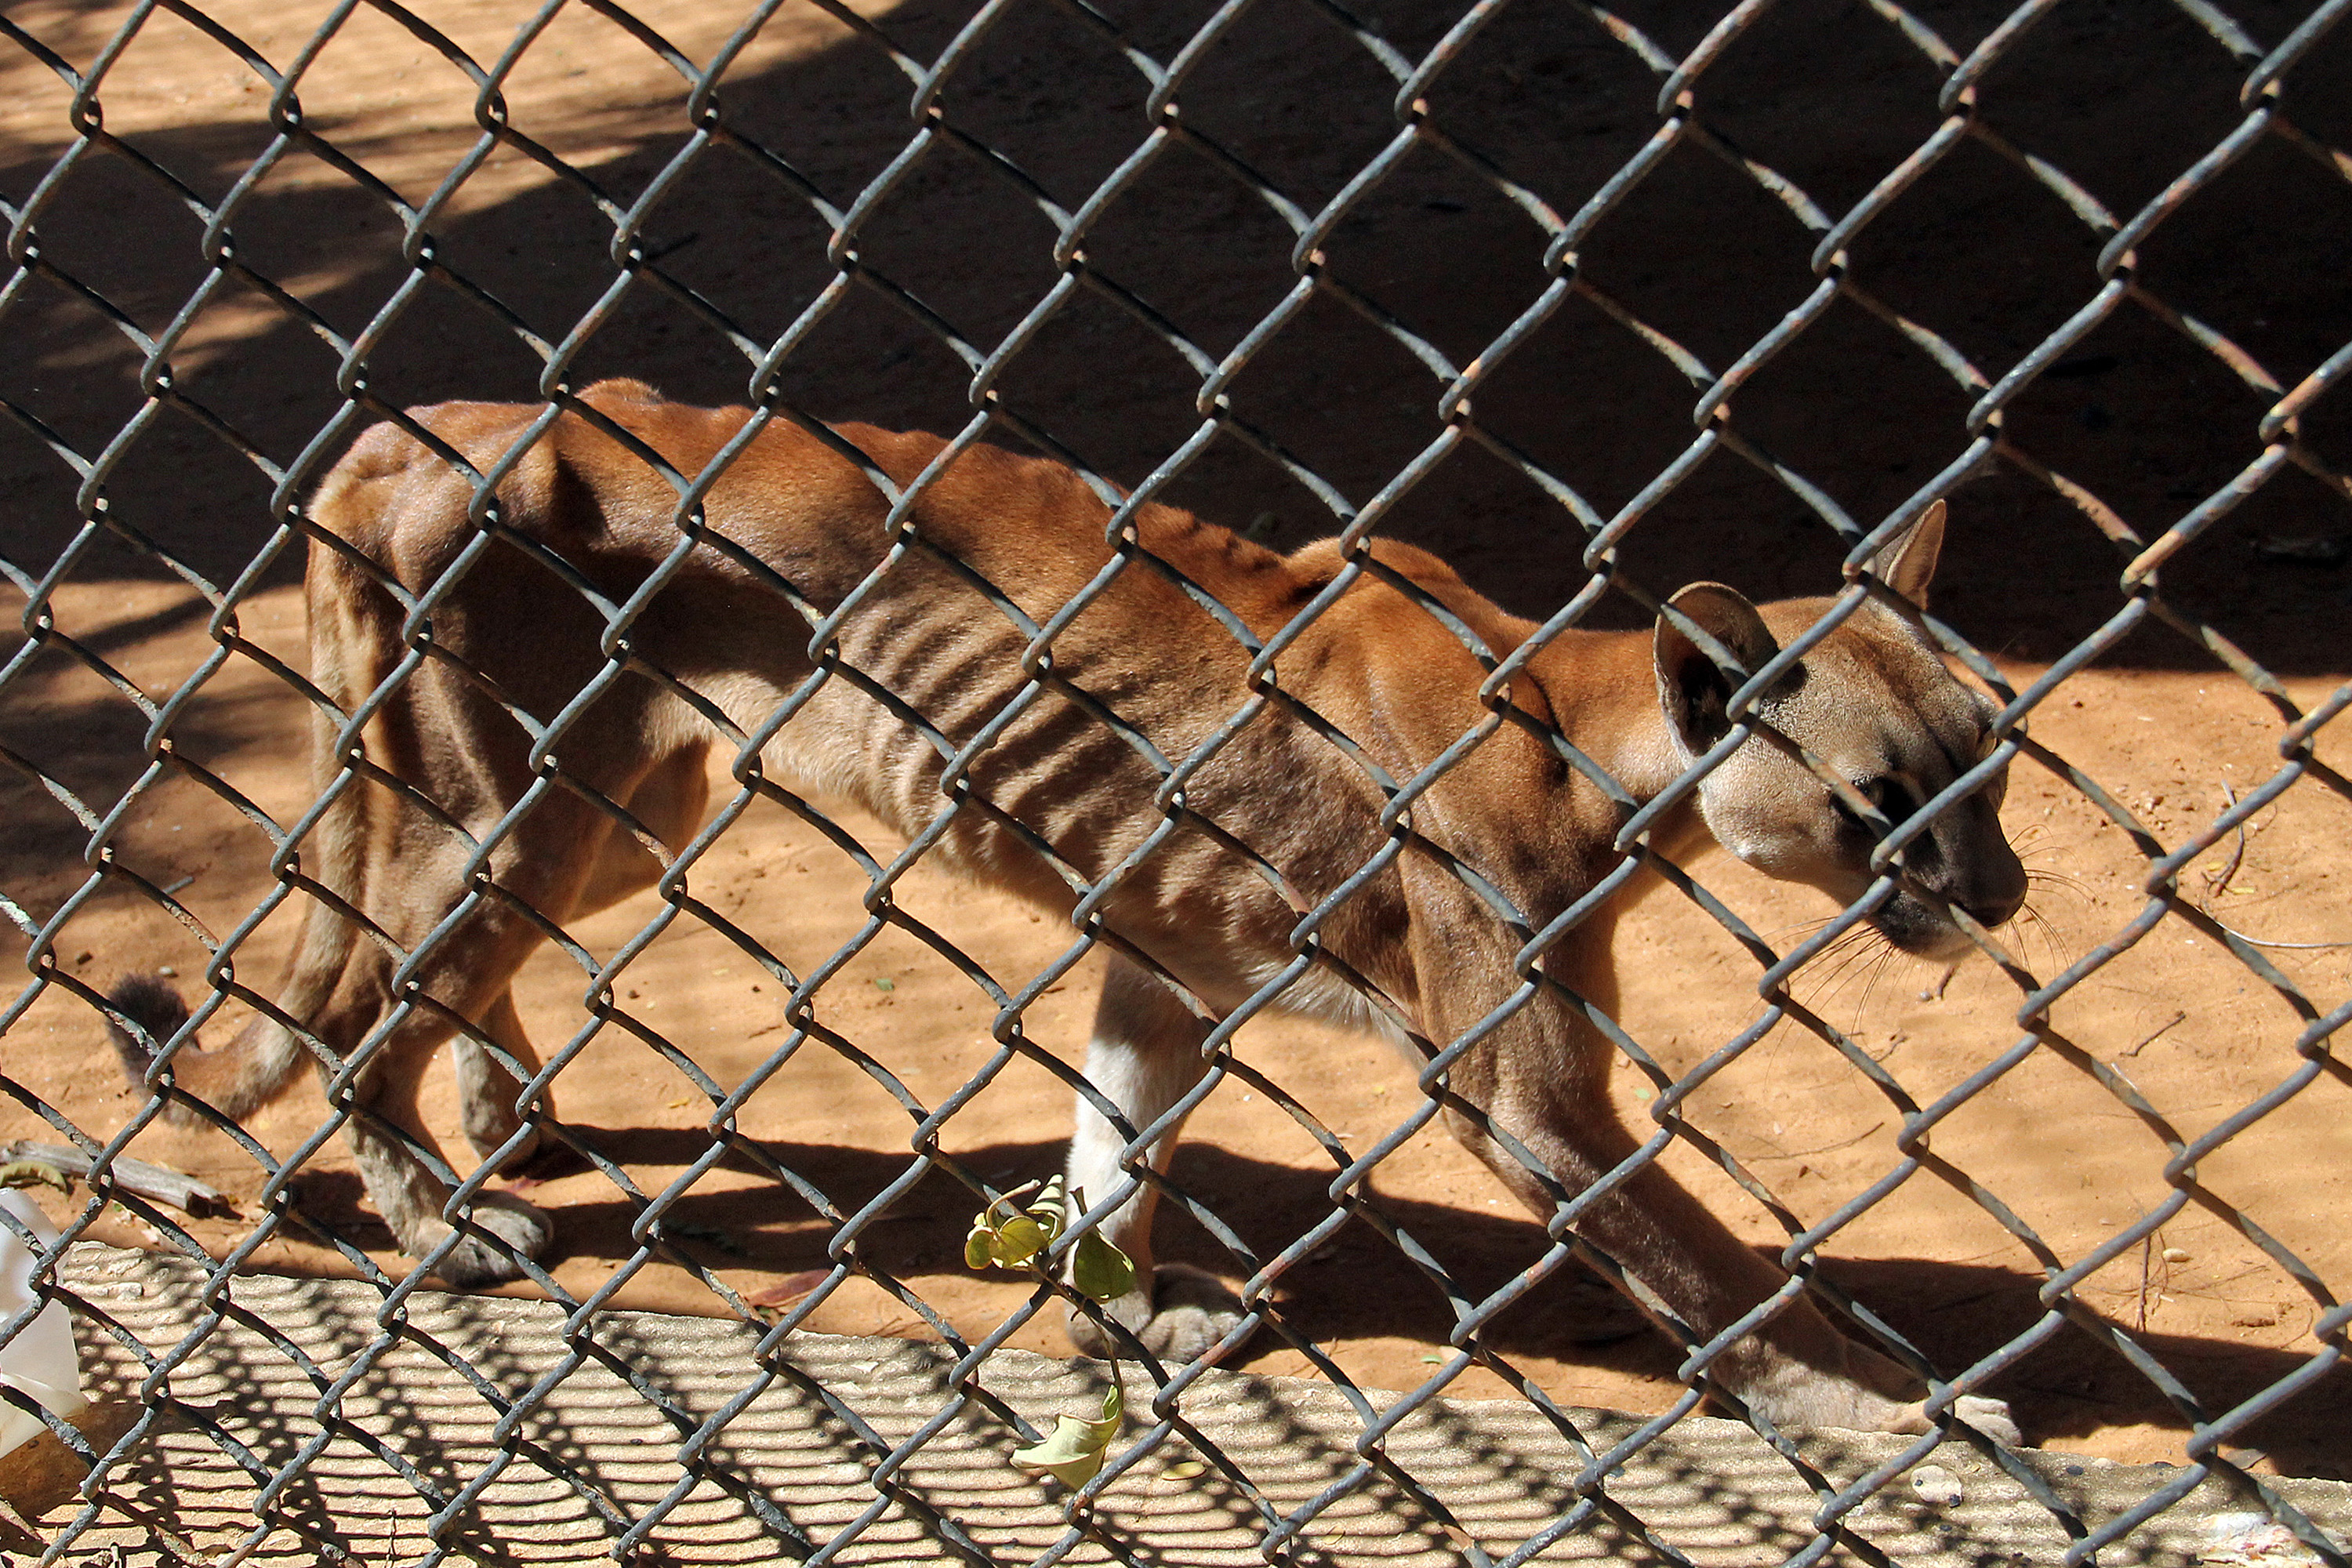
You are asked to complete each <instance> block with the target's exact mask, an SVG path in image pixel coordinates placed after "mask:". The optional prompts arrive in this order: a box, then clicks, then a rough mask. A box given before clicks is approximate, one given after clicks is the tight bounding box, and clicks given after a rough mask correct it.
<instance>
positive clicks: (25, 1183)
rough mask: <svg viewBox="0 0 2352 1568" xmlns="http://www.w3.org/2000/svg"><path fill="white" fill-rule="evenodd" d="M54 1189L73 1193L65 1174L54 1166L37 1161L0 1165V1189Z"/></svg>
mask: <svg viewBox="0 0 2352 1568" xmlns="http://www.w3.org/2000/svg"><path fill="white" fill-rule="evenodd" d="M34 1185H40V1186H44V1187H55V1188H57V1190H58V1191H59V1192H61V1193H69V1192H71V1191H73V1186H72V1184H70V1183H68V1181H67V1180H66V1176H65V1173H64V1172H63V1171H60V1170H58V1168H57V1167H56V1166H55V1165H51V1164H47V1163H43V1162H42V1161H39V1160H11V1161H9V1162H8V1163H6V1164H5V1165H0V1187H29V1186H34Z"/></svg>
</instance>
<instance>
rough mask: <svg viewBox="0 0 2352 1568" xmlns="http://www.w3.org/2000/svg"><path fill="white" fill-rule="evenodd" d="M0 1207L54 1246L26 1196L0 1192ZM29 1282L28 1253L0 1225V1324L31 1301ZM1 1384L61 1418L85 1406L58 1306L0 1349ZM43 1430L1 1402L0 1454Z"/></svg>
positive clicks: (53, 1232) (52, 1230) (53, 1236)
mask: <svg viewBox="0 0 2352 1568" xmlns="http://www.w3.org/2000/svg"><path fill="white" fill-rule="evenodd" d="M0 1207H5V1208H6V1209H7V1211H8V1212H9V1213H10V1214H12V1215H15V1216H16V1218H17V1219H18V1220H20V1221H22V1222H23V1223H24V1224H25V1226H26V1227H27V1228H29V1229H30V1230H31V1231H32V1233H33V1234H34V1235H35V1236H37V1237H40V1238H41V1243H42V1245H43V1246H45V1247H54V1246H56V1245H57V1240H58V1233H57V1229H56V1227H55V1226H51V1225H50V1224H49V1222H48V1218H47V1215H43V1214H42V1213H41V1211H40V1208H39V1206H38V1205H36V1204H35V1203H34V1202H33V1200H32V1199H31V1198H30V1197H29V1196H27V1195H26V1194H23V1193H16V1192H0ZM32 1278H33V1249H32V1248H31V1247H27V1246H26V1245H25V1243H24V1242H23V1240H22V1239H20V1238H19V1237H17V1235H16V1232H15V1231H12V1230H10V1229H8V1228H7V1227H6V1226H0V1322H5V1321H7V1320H9V1319H10V1318H13V1317H15V1316H16V1314H17V1313H18V1312H21V1311H23V1310H25V1308H26V1305H27V1304H28V1303H30V1302H31V1300H32V1299H33V1292H32ZM0 1384H5V1386H7V1387H9V1388H13V1389H16V1390H17V1391H19V1392H20V1393H24V1394H30V1395H31V1396H32V1397H33V1398H35V1399H37V1400H38V1401H40V1403H41V1404H43V1405H47V1407H48V1408H49V1409H50V1410H51V1411H53V1412H55V1413H56V1414H57V1415H60V1416H67V1417H70V1416H71V1415H74V1414H75V1413H76V1412H77V1411H79V1410H80V1409H81V1408H82V1406H83V1405H87V1404H88V1403H89V1401H88V1400H86V1399H84V1398H83V1397H82V1394H81V1363H80V1362H79V1359H78V1358H77V1357H76V1355H75V1353H74V1342H73V1325H72V1323H71V1322H69V1321H68V1320H67V1317H66V1310H65V1307H64V1306H63V1304H61V1303H59V1302H56V1301H52V1302H50V1303H49V1304H48V1306H47V1308H45V1309H43V1310H42V1312H41V1315H40V1316H39V1317H37V1318H35V1319H34V1320H33V1321H31V1322H29V1323H27V1324H26V1325H25V1326H24V1327H23V1328H22V1329H20V1330H18V1331H17V1332H16V1338H15V1339H13V1340H10V1341H9V1342H7V1343H6V1344H5V1345H0ZM47 1429H48V1428H47V1426H43V1425H42V1423H41V1421H40V1419H39V1417H37V1416H36V1415H33V1414H32V1412H30V1411H28V1410H20V1409H18V1408H17V1407H16V1405H12V1404H9V1403H6V1402H5V1401H0V1454H5V1453H7V1452H9V1451H10V1450H11V1449H14V1448H17V1447H22V1446H23V1445H24V1444H26V1443H27V1442H29V1441H31V1440H32V1439H33V1438H34V1437H36V1436H39V1435H40V1434H41V1433H42V1432H45V1431H47Z"/></svg>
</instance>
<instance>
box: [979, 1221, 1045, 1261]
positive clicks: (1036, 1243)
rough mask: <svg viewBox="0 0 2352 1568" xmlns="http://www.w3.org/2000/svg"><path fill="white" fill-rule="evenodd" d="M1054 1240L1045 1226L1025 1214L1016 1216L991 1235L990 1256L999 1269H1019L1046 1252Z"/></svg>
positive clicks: (989, 1240) (989, 1241)
mask: <svg viewBox="0 0 2352 1568" xmlns="http://www.w3.org/2000/svg"><path fill="white" fill-rule="evenodd" d="M1052 1240H1053V1237H1050V1236H1048V1235H1046V1234H1045V1226H1042V1225H1039V1224H1038V1223H1037V1222H1036V1221H1035V1220H1034V1219H1031V1218H1030V1217H1029V1216H1028V1215H1025V1214H1024V1215H1013V1217H1012V1218H1011V1219H1008V1220H1006V1221H1005V1222H1004V1223H1003V1225H1000V1226H997V1227H996V1229H995V1230H994V1231H993V1232H992V1234H991V1235H990V1237H989V1238H988V1255H989V1257H990V1258H992V1259H994V1260H995V1263H996V1266H997V1267H998V1268H1020V1267H1021V1266H1022V1265H1023V1264H1024V1263H1026V1262H1028V1261H1029V1260H1030V1259H1031V1258H1034V1257H1036V1256H1037V1255H1038V1254H1039V1253H1041V1252H1043V1251H1045V1246H1046V1244H1047V1243H1048V1242H1050V1241H1052Z"/></svg>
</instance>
